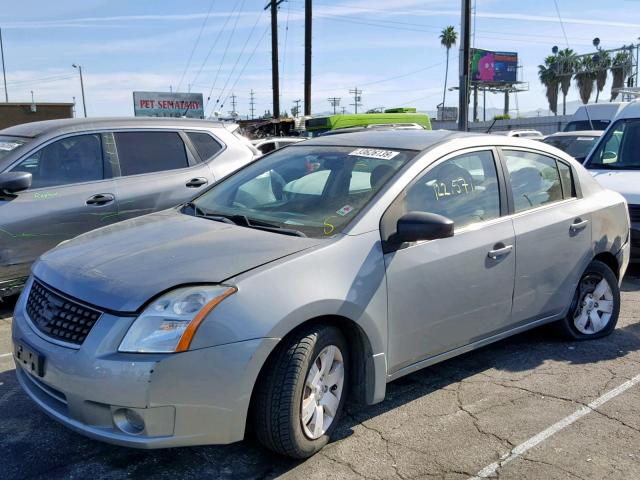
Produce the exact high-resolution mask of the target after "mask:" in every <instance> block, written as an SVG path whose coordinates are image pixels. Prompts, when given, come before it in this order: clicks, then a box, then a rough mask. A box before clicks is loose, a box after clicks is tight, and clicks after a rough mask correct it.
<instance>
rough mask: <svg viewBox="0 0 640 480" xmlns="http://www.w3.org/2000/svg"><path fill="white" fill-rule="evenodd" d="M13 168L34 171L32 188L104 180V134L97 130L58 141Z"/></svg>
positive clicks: (32, 173) (20, 170)
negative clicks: (101, 135) (94, 132)
mask: <svg viewBox="0 0 640 480" xmlns="http://www.w3.org/2000/svg"><path fill="white" fill-rule="evenodd" d="M12 170H13V171H16V172H29V173H31V175H32V182H31V188H51V187H59V186H62V185H69V184H73V183H83V182H91V181H96V180H102V179H103V178H105V175H104V162H103V158H102V141H101V137H100V135H99V134H97V133H96V134H88V135H74V136H71V137H66V138H63V139H60V140H57V141H55V142H52V143H50V144H48V145H46V146H45V147H43V148H41V149H40V150H38V151H36V152H35V153H33V154H31V155H29V156H28V157H27V158H25V159H24V160H22V161H21V162H20V163H19V164H18V165H16V166H15V167H14V168H13V169H12Z"/></svg>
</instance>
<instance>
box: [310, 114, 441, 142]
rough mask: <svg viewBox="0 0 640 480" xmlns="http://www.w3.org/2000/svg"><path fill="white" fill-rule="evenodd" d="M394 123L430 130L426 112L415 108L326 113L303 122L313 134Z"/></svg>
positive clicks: (429, 121)
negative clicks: (371, 111)
mask: <svg viewBox="0 0 640 480" xmlns="http://www.w3.org/2000/svg"><path fill="white" fill-rule="evenodd" d="M377 125H395V126H397V127H400V128H402V127H409V128H411V127H415V128H419V127H422V128H424V129H426V130H431V120H430V119H429V115H427V114H426V113H418V112H417V111H416V109H415V108H390V109H388V110H385V111H384V113H356V114H344V115H328V116H324V117H315V118H310V119H309V120H307V121H306V122H305V127H306V130H307V131H308V132H309V133H311V134H312V135H313V136H317V135H319V134H321V133H325V132H328V131H331V130H338V129H342V128H352V127H370V126H377Z"/></svg>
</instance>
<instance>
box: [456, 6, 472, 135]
mask: <svg viewBox="0 0 640 480" xmlns="http://www.w3.org/2000/svg"><path fill="white" fill-rule="evenodd" d="M461 17H462V22H461V24H462V25H461V26H462V28H461V29H460V83H459V86H460V91H459V92H458V94H459V96H458V130H461V131H463V132H466V131H467V130H468V129H469V118H468V117H469V65H470V61H469V60H470V58H469V57H470V47H471V45H470V41H469V40H470V37H471V0H462V15H461Z"/></svg>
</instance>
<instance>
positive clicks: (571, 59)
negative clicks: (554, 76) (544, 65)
mask: <svg viewBox="0 0 640 480" xmlns="http://www.w3.org/2000/svg"><path fill="white" fill-rule="evenodd" d="M575 64H576V52H574V51H573V50H571V49H570V48H565V49H563V50H560V51H559V52H558V62H557V68H558V72H557V73H558V77H559V80H560V89H561V90H562V114H563V115H566V114H567V95H568V94H569V88H571V78H572V77H573V72H574V69H575Z"/></svg>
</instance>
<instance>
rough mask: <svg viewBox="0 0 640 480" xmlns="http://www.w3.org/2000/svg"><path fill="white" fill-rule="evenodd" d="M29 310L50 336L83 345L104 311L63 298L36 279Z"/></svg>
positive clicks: (28, 305)
mask: <svg viewBox="0 0 640 480" xmlns="http://www.w3.org/2000/svg"><path fill="white" fill-rule="evenodd" d="M27 314H28V315H29V318H30V319H31V322H32V323H33V324H34V326H35V327H36V328H37V329H38V330H40V331H41V332H42V333H44V334H45V335H47V336H48V337H51V338H54V339H56V340H61V341H63V342H68V343H73V344H76V345H81V344H82V342H84V340H85V338H87V335H88V334H89V332H90V331H91V328H92V327H93V326H94V325H95V323H96V322H97V321H98V318H100V315H102V312H99V311H98V310H94V309H92V308H88V307H85V306H84V305H80V304H78V303H76V302H74V301H73V300H69V299H67V298H64V297H62V296H60V295H58V294H57V293H55V292H54V291H52V290H51V289H50V288H48V287H45V286H44V285H43V284H41V283H40V282H38V281H37V280H34V282H33V284H32V285H31V291H30V292H29V298H27Z"/></svg>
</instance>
